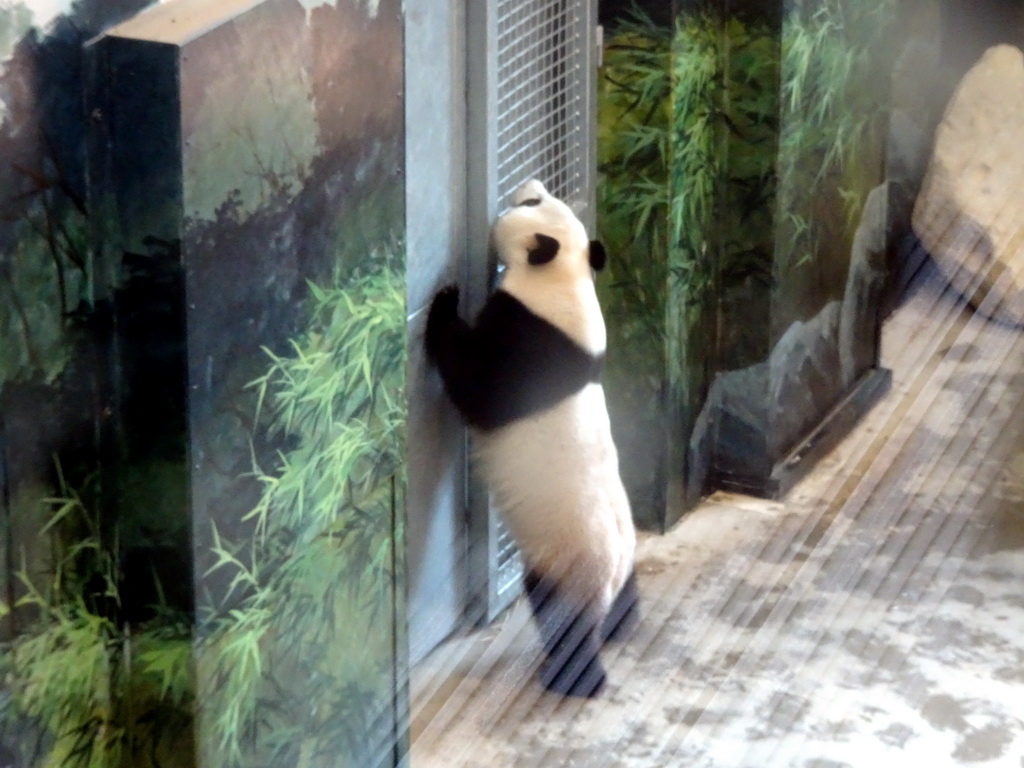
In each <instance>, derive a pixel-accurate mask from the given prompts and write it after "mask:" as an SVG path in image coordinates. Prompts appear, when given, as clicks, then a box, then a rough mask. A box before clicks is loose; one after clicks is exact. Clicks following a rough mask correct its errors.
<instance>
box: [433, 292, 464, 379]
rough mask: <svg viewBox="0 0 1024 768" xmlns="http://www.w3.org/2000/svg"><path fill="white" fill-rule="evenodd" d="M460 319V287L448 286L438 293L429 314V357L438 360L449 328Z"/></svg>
mask: <svg viewBox="0 0 1024 768" xmlns="http://www.w3.org/2000/svg"><path fill="white" fill-rule="evenodd" d="M458 317H459V286H457V285H448V286H445V287H444V288H442V289H441V290H440V291H438V292H437V295H436V296H434V300H433V301H432V302H430V312H429V313H428V314H427V331H426V334H425V341H426V346H427V356H428V357H430V359H432V360H435V361H436V360H437V358H438V353H439V352H440V349H441V344H442V343H443V340H444V337H445V334H446V332H447V330H448V326H449V325H451V323H453V322H454V321H456V320H458Z"/></svg>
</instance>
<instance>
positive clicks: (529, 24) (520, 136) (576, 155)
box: [497, 0, 587, 201]
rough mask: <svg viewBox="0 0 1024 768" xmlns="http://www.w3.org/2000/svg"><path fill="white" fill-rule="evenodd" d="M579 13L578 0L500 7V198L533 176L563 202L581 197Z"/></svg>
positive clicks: (516, 0) (512, 0)
mask: <svg viewBox="0 0 1024 768" xmlns="http://www.w3.org/2000/svg"><path fill="white" fill-rule="evenodd" d="M580 13H581V9H580V3H579V2H578V1H576V0H535V1H534V2H524V0H501V1H500V2H498V7H497V25H498V37H497V40H498V50H497V73H498V84H497V85H498V93H497V105H498V114H497V135H498V156H497V166H498V194H499V200H502V201H505V200H506V199H507V196H508V195H509V194H510V193H511V192H513V191H514V190H515V189H516V187H518V186H519V185H520V184H522V183H523V182H525V181H527V180H528V179H531V178H538V179H540V180H541V181H542V182H544V185H545V186H546V187H547V188H548V191H549V192H551V193H552V194H553V195H555V196H557V197H561V198H562V199H574V198H578V197H580V196H581V195H582V194H583V191H584V190H583V188H582V187H583V184H584V178H585V177H584V173H583V169H582V168H581V167H580V166H581V164H582V163H584V162H586V152H585V151H584V145H583V142H584V140H585V138H586V137H585V136H583V134H582V131H583V124H582V121H581V118H582V116H583V114H584V112H585V111H586V105H585V103H584V99H585V91H584V89H583V88H582V87H581V86H580V82H579V76H580V60H579V53H580V51H581V49H582V47H583V46H584V45H585V44H586V42H587V41H586V40H583V39H581V38H582V36H583V35H584V34H585V25H583V24H581V23H580Z"/></svg>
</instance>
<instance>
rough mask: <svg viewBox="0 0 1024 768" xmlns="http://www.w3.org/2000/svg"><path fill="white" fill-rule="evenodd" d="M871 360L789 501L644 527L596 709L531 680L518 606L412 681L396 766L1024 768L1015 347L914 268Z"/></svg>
mask: <svg viewBox="0 0 1024 768" xmlns="http://www.w3.org/2000/svg"><path fill="white" fill-rule="evenodd" d="M882 354H883V364H884V365H886V366H887V367H889V368H891V369H892V370H893V373H894V389H893V392H892V393H891V394H890V396H889V397H888V398H887V399H886V400H885V401H884V402H882V403H881V404H880V405H878V406H877V407H876V408H875V409H874V410H873V411H872V412H871V413H870V414H869V415H868V416H867V418H866V419H865V420H864V421H863V422H862V423H861V424H860V425H859V426H858V428H857V429H856V431H855V432H854V433H853V434H851V435H850V436H849V437H848V438H847V439H846V440H845V442H844V443H843V444H842V445H840V446H839V448H837V449H836V450H835V451H834V452H833V453H832V454H831V455H829V456H828V457H827V458H826V459H825V460H824V461H823V462H821V463H820V464H819V466H818V467H817V468H816V469H815V470H814V471H813V472H812V473H811V474H810V475H809V476H808V477H807V478H806V479H805V480H804V481H803V482H802V483H801V484H800V485H799V486H797V487H796V488H795V489H794V490H793V491H792V492H791V493H790V495H789V497H788V498H787V499H785V500H784V501H783V502H780V503H773V502H765V501H760V500H756V499H749V498H745V497H738V496H729V495H724V494H718V495H715V496H713V497H711V498H709V499H708V500H707V501H706V502H705V503H704V504H703V505H702V506H701V507H700V508H699V509H697V510H696V511H695V512H693V513H692V514H690V515H688V516H687V517H685V518H684V520H683V521H682V522H681V523H680V525H678V526H677V527H676V528H675V529H674V530H673V531H671V532H670V533H669V534H667V535H665V536H645V537H643V539H642V541H641V543H640V551H639V561H638V573H639V579H640V588H641V593H642V603H643V613H644V617H643V620H642V623H641V625H640V627H639V629H638V630H637V632H636V633H635V634H634V635H633V636H632V637H631V638H630V639H629V640H627V641H626V642H625V643H623V644H621V645H618V646H614V647H610V648H608V649H607V650H606V652H605V661H606V662H607V663H608V668H609V677H610V680H609V683H610V685H609V688H608V690H607V691H606V692H605V694H604V695H603V697H602V698H600V699H597V700H594V701H583V702H580V701H563V700H560V699H559V698H557V697H554V696H552V695H550V694H548V693H546V692H544V691H543V690H542V689H541V688H540V687H539V686H538V685H537V683H536V682H535V680H534V679H533V676H532V674H533V669H534V667H535V665H536V663H537V661H538V659H537V656H536V651H537V638H536V634H535V631H534V629H533V627H532V625H531V624H530V618H529V612H528V610H527V609H526V608H525V606H524V605H523V604H522V603H520V604H519V605H517V606H516V608H515V609H513V610H512V611H511V612H510V613H509V614H508V615H507V616H506V617H505V618H504V619H503V620H502V621H501V622H500V623H499V624H498V625H496V626H493V627H490V628H488V629H486V630H483V631H480V632H476V633H473V634H472V635H469V636H466V637H461V638H456V639H454V640H452V641H450V642H448V643H446V644H445V645H443V646H442V647H440V648H439V649H437V650H436V651H435V652H434V653H433V654H432V655H431V656H429V657H428V658H427V660H426V661H425V662H424V663H422V664H421V665H419V667H418V668H417V669H416V670H414V675H413V741H412V768H461V767H465V768H505V767H506V766H578V767H580V768H602V767H603V766H608V767H610V766H637V767H639V766H645V767H646V766H650V767H651V768H655V767H657V768H660V767H662V766H686V767H687V768H694V767H697V766H721V767H723V768H746V767H747V766H750V767H751V768H753V767H757V768H763V767H766V766H806V767H807V768H812V767H813V768H839V767H840V766H853V767H854V768H860V767H861V766H868V767H869V768H885V767H887V766H900V767H901V768H902V767H903V766H936V767H939V768H942V767H944V766H959V765H970V766H1007V768H1009V767H1010V766H1012V767H1013V768H1021V767H1022V766H1024V757H1022V756H1024V590H1022V587H1021V585H1022V583H1024V440H1022V433H1024V408H1022V407H1021V404H1022V403H1021V401H1022V399H1024V335H1022V334H1021V333H1019V332H1018V331H1015V330H1012V329H1009V328H1006V327H1003V326H999V325H996V324H993V323H990V322H986V321H985V320H984V319H983V318H982V317H981V316H979V315H975V314H972V313H971V312H969V311H966V310H965V309H964V308H963V307H962V305H961V304H960V303H958V302H957V301H955V300H954V299H953V298H952V297H951V296H949V295H948V294H944V293H943V292H942V284H941V281H939V280H938V279H937V278H936V277H935V276H934V274H932V273H927V274H926V275H925V276H924V277H923V278H922V279H921V280H919V281H918V283H917V284H916V286H915V288H914V290H913V291H912V293H911V295H910V297H909V298H908V299H907V301H906V302H905V304H904V305H903V306H902V307H901V308H900V309H899V310H898V311H897V313H896V314H895V315H894V316H893V318H891V319H890V320H889V322H888V323H887V325H886V328H885V333H884V337H883V353H882Z"/></svg>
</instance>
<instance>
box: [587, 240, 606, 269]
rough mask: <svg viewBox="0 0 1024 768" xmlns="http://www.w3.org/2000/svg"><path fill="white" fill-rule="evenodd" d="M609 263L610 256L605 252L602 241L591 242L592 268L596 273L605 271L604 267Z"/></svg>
mask: <svg viewBox="0 0 1024 768" xmlns="http://www.w3.org/2000/svg"><path fill="white" fill-rule="evenodd" d="M607 263H608V254H607V253H606V252H605V250H604V245H602V244H601V241H600V240H591V241H590V268H591V269H592V270H594V271H595V272H600V271H601V270H602V269H604V265H605V264H607Z"/></svg>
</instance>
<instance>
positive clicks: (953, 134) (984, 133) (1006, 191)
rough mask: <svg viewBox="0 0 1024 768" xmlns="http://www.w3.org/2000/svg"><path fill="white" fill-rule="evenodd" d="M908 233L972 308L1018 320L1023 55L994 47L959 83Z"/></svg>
mask: <svg viewBox="0 0 1024 768" xmlns="http://www.w3.org/2000/svg"><path fill="white" fill-rule="evenodd" d="M913 227H914V232H915V233H916V234H917V236H918V237H919V238H920V240H921V243H922V244H923V245H924V247H925V249H926V250H927V251H928V252H929V253H930V254H931V255H932V258H933V259H935V261H936V263H937V264H938V265H939V268H940V269H941V270H942V271H943V273H945V275H946V276H947V277H948V278H949V280H950V282H951V283H952V285H953V287H954V288H956V289H957V290H958V291H960V292H961V293H962V294H963V295H964V296H965V297H966V298H967V299H968V300H969V301H970V302H971V303H972V304H973V305H974V306H975V307H976V308H977V309H979V310H980V311H981V312H983V313H985V314H986V315H988V316H990V317H995V318H998V319H1001V320H1006V321H1010V322H1013V323H1024V54H1022V52H1021V51H1020V49H1019V48H1015V47H1013V46H1010V45H1000V46H996V47H994V48H990V49H989V50H987V51H986V52H985V54H984V55H983V56H982V57H981V59H980V60H979V61H978V63H977V64H975V65H974V68H973V69H971V71H970V72H968V73H967V74H966V75H965V76H964V79H963V80H962V81H961V82H960V85H959V86H958V87H957V90H956V92H955V93H954V94H953V98H952V100H951V101H950V103H949V106H948V107H947V108H946V114H945V116H944V117H943V119H942V123H941V124H940V125H939V128H938V130H937V131H936V134H935V149H934V151H933V154H932V159H931V163H930V164H929V167H928V172H927V174H926V176H925V179H924V182H923V184H922V186H921V191H920V193H919V194H918V198H917V202H916V204H915V206H914V215H913Z"/></svg>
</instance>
